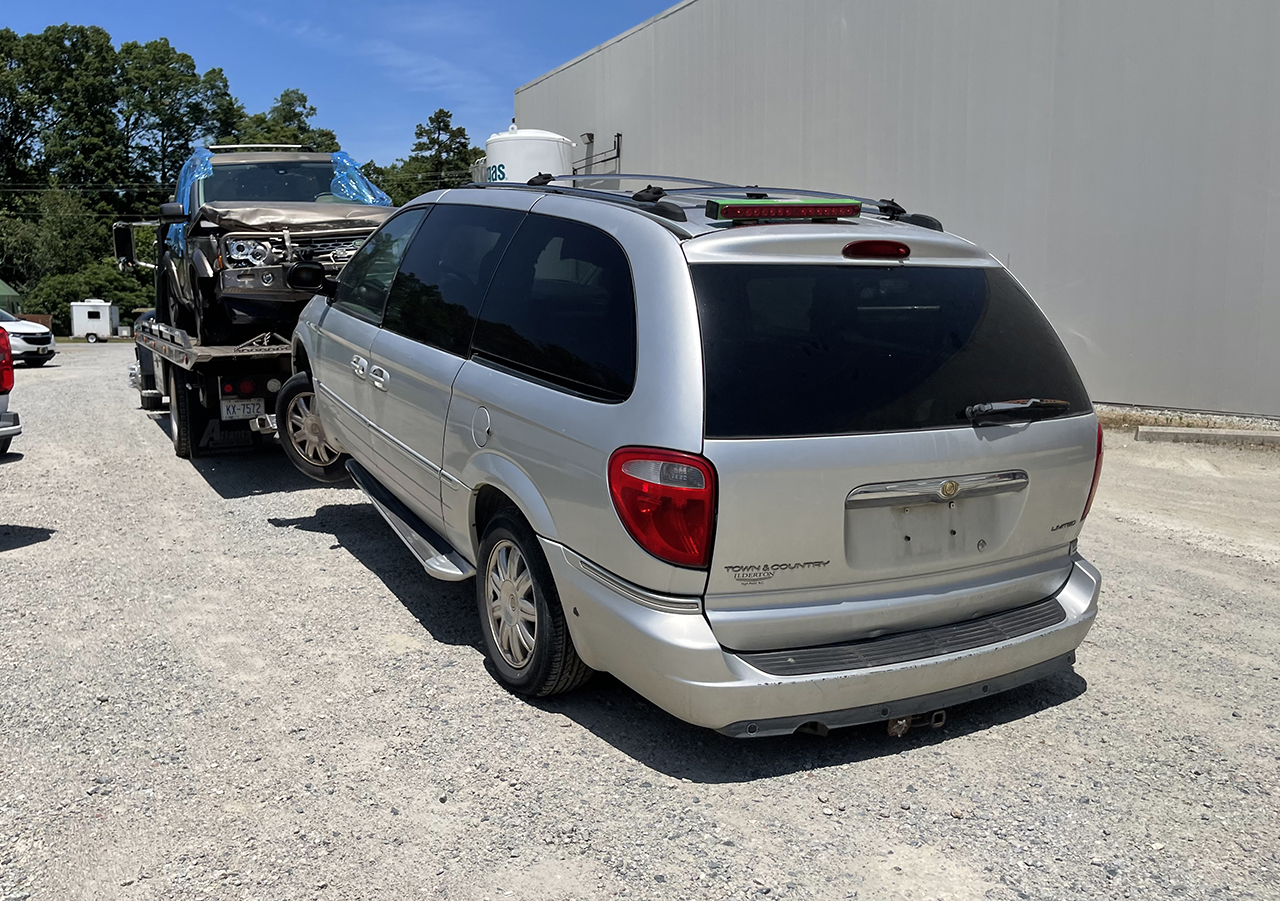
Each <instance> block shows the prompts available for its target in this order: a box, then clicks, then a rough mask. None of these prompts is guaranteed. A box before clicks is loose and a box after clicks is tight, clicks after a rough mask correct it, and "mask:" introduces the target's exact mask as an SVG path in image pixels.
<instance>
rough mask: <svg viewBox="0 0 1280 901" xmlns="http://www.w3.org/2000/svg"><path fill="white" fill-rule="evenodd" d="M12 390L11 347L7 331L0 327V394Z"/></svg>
mask: <svg viewBox="0 0 1280 901" xmlns="http://www.w3.org/2000/svg"><path fill="white" fill-rule="evenodd" d="M12 390H13V347H12V345H10V344H9V333H8V332H6V331H5V330H4V329H2V328H0V394H8V393H9V392H10V391H12Z"/></svg>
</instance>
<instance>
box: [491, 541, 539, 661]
mask: <svg viewBox="0 0 1280 901" xmlns="http://www.w3.org/2000/svg"><path fill="white" fill-rule="evenodd" d="M485 584H486V585H487V586H488V589H487V591H488V593H487V601H488V603H487V604H486V607H487V609H488V612H489V629H490V631H491V632H492V634H493V639H494V643H495V644H496V645H497V648H498V653H500V654H501V655H502V659H503V660H505V661H506V662H507V664H508V665H509V666H511V667H513V668H514V669H523V668H524V667H525V666H527V665H528V664H529V660H530V658H531V657H532V656H533V649H534V642H535V641H536V640H537V635H538V605H537V603H536V601H535V600H534V596H533V574H532V573H531V572H530V571H529V563H528V561H527V560H525V558H524V554H522V553H521V552H520V548H519V547H518V546H517V545H516V544H515V542H513V541H507V540H505V539H504V540H503V541H499V542H498V543H497V544H495V545H494V546H493V550H492V551H490V553H489V561H488V564H487V566H486V567H485Z"/></svg>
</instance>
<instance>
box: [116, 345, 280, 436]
mask: <svg viewBox="0 0 1280 901" xmlns="http://www.w3.org/2000/svg"><path fill="white" fill-rule="evenodd" d="M134 341H135V342H136V344H137V350H138V359H139V364H140V365H139V367H138V372H136V373H135V375H134V379H135V383H136V385H137V388H138V392H139V394H140V395H141V399H142V407H143V409H148V410H158V409H163V407H164V403H165V398H167V399H168V405H169V434H170V437H171V438H172V439H173V450H174V453H176V454H177V455H178V456H179V457H198V456H204V455H205V454H209V453H216V452H220V451H234V450H249V449H252V448H255V447H260V446H263V445H264V444H265V443H267V442H268V441H271V440H272V439H273V438H274V435H275V431H276V422H275V420H276V417H275V408H276V394H277V392H279V390H280V386H281V385H283V384H284V383H285V381H286V380H287V379H288V378H289V376H290V375H291V374H292V361H291V359H290V354H291V352H292V349H291V346H290V343H289V341H288V340H287V339H285V338H282V337H281V336H280V335H278V334H275V333H273V332H265V333H263V334H261V335H259V336H258V337H256V338H253V339H252V340H250V341H246V342H244V343H243V344H238V345H225V346H222V345H213V346H208V347H206V346H203V345H200V344H196V343H195V342H194V341H192V340H191V336H190V335H188V334H187V333H186V332H185V331H183V330H182V329H180V328H175V327H173V326H171V325H164V324H162V323H159V322H154V321H151V322H140V323H138V324H137V325H136V327H135V329H134ZM144 354H149V355H150V358H151V360H150V361H151V363H152V365H151V366H150V367H147V366H145V365H141V364H142V360H143V355H144ZM148 368H150V370H151V372H150V373H148V372H146V370H147V369H148Z"/></svg>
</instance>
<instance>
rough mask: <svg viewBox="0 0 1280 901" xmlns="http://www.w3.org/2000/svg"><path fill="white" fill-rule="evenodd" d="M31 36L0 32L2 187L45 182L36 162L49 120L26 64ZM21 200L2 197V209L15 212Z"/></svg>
mask: <svg viewBox="0 0 1280 901" xmlns="http://www.w3.org/2000/svg"><path fill="white" fill-rule="evenodd" d="M27 37H30V36H29V35H28V36H27ZM27 37H20V36H19V35H18V34H16V33H15V32H14V31H12V30H11V29H8V28H4V29H0V184H4V185H8V186H10V187H11V188H13V189H16V188H19V187H24V186H26V185H29V184H31V183H33V182H36V181H41V182H43V174H42V173H41V172H40V171H39V169H38V167H37V166H36V165H34V161H35V158H36V156H37V154H38V152H39V146H40V143H39V139H40V129H41V127H42V126H43V125H44V124H45V122H46V118H45V115H44V110H43V103H42V101H41V98H40V95H39V94H38V93H37V92H36V90H35V86H34V85H33V84H32V80H31V68H30V66H28V65H26V54H27V52H28V51H29V49H30V47H29V42H28V40H27ZM20 200H21V194H20V192H18V191H17V190H11V191H10V192H6V193H3V194H0V210H6V209H14V208H15V207H16V206H17V205H18V202H19V201H20Z"/></svg>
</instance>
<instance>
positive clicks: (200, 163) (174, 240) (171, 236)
mask: <svg viewBox="0 0 1280 901" xmlns="http://www.w3.org/2000/svg"><path fill="white" fill-rule="evenodd" d="M211 159H213V151H212V150H210V149H209V148H207V147H197V148H196V149H195V152H194V153H192V154H191V159H189V160H187V161H186V162H185V163H183V164H182V169H181V170H179V172H178V189H177V190H176V191H175V192H174V195H173V199H174V200H175V201H177V202H178V203H180V204H182V211H183V212H184V213H190V212H191V186H192V185H194V184H195V183H196V182H197V181H199V180H200V179H202V178H208V177H209V176H210V175H212V174H213V163H211V162H209V161H210V160H211ZM165 243H166V244H168V245H169V246H170V247H172V248H173V249H174V250H176V251H177V252H178V254H179V255H181V254H182V252H183V250H184V249H185V248H186V246H187V230H186V229H185V228H182V227H181V226H178V227H176V228H170V229H169V230H168V233H167V234H166V235H165Z"/></svg>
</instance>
